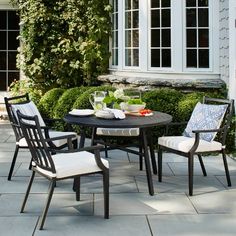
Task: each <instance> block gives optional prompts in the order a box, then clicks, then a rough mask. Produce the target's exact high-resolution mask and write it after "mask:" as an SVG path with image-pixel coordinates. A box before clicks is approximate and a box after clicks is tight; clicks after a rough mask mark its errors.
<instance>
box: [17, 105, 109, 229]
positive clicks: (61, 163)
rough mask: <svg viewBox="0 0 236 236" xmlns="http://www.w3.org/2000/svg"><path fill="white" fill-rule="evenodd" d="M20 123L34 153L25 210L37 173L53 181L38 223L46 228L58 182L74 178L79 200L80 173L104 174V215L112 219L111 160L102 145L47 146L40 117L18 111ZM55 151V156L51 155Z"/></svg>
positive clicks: (23, 207) (40, 226)
mask: <svg viewBox="0 0 236 236" xmlns="http://www.w3.org/2000/svg"><path fill="white" fill-rule="evenodd" d="M17 115H18V117H19V123H20V126H21V129H22V132H23V134H24V137H25V139H26V142H27V144H28V147H29V149H30V152H31V155H32V175H31V178H30V181H29V185H28V188H27V191H26V194H25V197H24V200H23V204H22V207H21V213H23V212H24V209H25V205H26V202H27V199H28V196H29V192H30V189H31V186H32V183H33V180H34V177H35V173H36V172H37V173H38V174H39V175H41V176H43V177H45V178H47V179H48V180H49V181H50V188H49V191H48V198H47V200H46V205H45V208H44V210H43V213H42V215H41V218H40V222H39V229H43V226H44V222H45V219H46V215H47V212H48V208H49V205H50V202H51V198H52V195H53V191H54V188H55V186H56V182H57V181H59V180H62V179H68V178H74V190H75V192H76V200H77V201H79V200H80V176H83V175H88V174H95V173H98V174H102V176H103V190H104V218H106V219H108V218H109V163H108V161H107V160H104V159H102V158H100V148H101V147H100V146H93V147H87V148H81V149H78V150H54V151H53V152H51V149H50V148H49V147H48V145H47V143H48V141H49V140H48V139H47V138H45V135H44V130H42V129H41V127H40V122H39V118H38V116H37V115H36V116H25V115H23V114H22V113H20V112H19V110H18V111H17ZM51 153H54V155H51Z"/></svg>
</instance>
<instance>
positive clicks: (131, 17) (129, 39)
mask: <svg viewBox="0 0 236 236" xmlns="http://www.w3.org/2000/svg"><path fill="white" fill-rule="evenodd" d="M125 66H139V0H125Z"/></svg>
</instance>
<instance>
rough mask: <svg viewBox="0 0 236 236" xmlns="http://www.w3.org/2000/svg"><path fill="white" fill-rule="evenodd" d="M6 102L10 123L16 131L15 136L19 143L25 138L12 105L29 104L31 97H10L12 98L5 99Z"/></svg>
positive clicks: (26, 95)
mask: <svg viewBox="0 0 236 236" xmlns="http://www.w3.org/2000/svg"><path fill="white" fill-rule="evenodd" d="M4 101H5V105H6V110H7V114H8V118H9V121H10V123H11V125H12V128H13V131H14V134H15V137H16V141H19V140H20V139H21V138H22V137H23V133H22V130H21V128H20V126H19V122H18V119H17V117H16V116H15V114H14V112H13V109H12V105H14V104H25V103H28V102H29V101H30V100H29V95H28V94H25V95H20V96H16V97H10V98H8V97H5V98H4Z"/></svg>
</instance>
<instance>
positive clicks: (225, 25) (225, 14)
mask: <svg viewBox="0 0 236 236" xmlns="http://www.w3.org/2000/svg"><path fill="white" fill-rule="evenodd" d="M219 21H220V24H219V26H220V39H219V45H220V74H221V79H222V80H224V81H225V83H226V84H227V85H228V83H229V0H220V19H219Z"/></svg>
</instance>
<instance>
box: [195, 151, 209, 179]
mask: <svg viewBox="0 0 236 236" xmlns="http://www.w3.org/2000/svg"><path fill="white" fill-rule="evenodd" d="M197 156H198V159H199V162H200V165H201V168H202V173H203V175H204V176H207V173H206V169H205V166H204V163H203V160H202V156H201V155H200V154H198V155H197Z"/></svg>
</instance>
